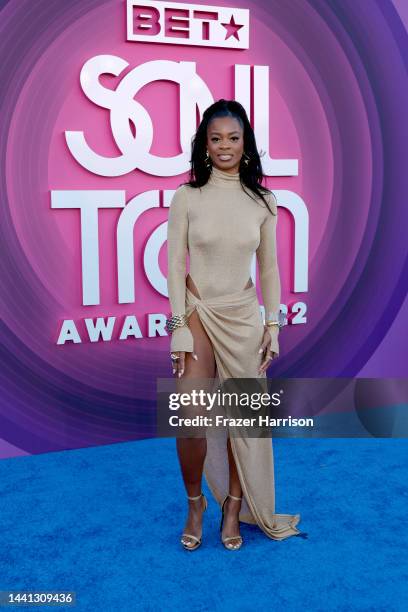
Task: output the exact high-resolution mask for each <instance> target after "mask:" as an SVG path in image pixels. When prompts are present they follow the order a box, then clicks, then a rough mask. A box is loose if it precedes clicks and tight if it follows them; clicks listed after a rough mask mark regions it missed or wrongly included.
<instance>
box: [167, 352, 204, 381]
mask: <svg viewBox="0 0 408 612" xmlns="http://www.w3.org/2000/svg"><path fill="white" fill-rule="evenodd" d="M171 354H172V355H174V357H178V359H172V360H171V363H172V364H173V374H175V375H176V376H177V377H178V378H180V376H183V374H184V369H185V362H186V352H185V351H172V353H171ZM192 356H193V359H195V360H197V359H198V357H197V355H196V354H195V353H193V354H192Z"/></svg>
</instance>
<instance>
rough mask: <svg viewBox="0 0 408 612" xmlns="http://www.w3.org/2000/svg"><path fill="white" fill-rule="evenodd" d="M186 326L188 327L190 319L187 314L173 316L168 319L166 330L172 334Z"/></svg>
mask: <svg viewBox="0 0 408 612" xmlns="http://www.w3.org/2000/svg"><path fill="white" fill-rule="evenodd" d="M185 325H186V326H187V327H188V319H187V315H185V314H181V315H173V316H171V317H169V318H168V319H166V329H167V331H168V332H169V333H170V334H172V333H173V331H174V330H175V329H177V327H184V326H185Z"/></svg>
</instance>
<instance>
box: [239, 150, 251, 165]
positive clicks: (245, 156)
mask: <svg viewBox="0 0 408 612" xmlns="http://www.w3.org/2000/svg"><path fill="white" fill-rule="evenodd" d="M250 160H251V158H250V156H249V155H247V154H246V153H245V151H244V152H243V154H242V157H241V161H243V162H244V164H245V165H246V166H247V165H248V164H249V162H250Z"/></svg>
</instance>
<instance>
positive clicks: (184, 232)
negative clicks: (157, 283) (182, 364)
mask: <svg viewBox="0 0 408 612" xmlns="http://www.w3.org/2000/svg"><path fill="white" fill-rule="evenodd" d="M249 194H250V195H249ZM264 197H265V199H266V200H267V202H268V204H269V207H270V209H271V210H272V211H273V213H274V214H273V213H271V212H270V210H269V209H268V208H267V207H266V205H265V203H264V202H263V201H262V199H261V198H260V197H259V196H257V195H256V194H255V193H253V192H252V191H251V190H250V189H249V188H248V187H245V186H244V187H243V186H242V185H241V181H240V175H239V172H237V173H235V174H231V173H228V172H226V171H224V170H221V169H219V168H217V167H216V166H213V167H212V171H211V174H210V177H209V179H208V181H207V183H206V184H205V185H204V186H202V187H200V188H196V187H191V186H190V185H180V186H179V187H178V188H177V189H176V191H175V192H174V195H173V197H172V200H171V202H170V209H169V217H168V228H167V256H168V278H167V287H168V294H169V301H170V305H171V311H172V314H173V315H176V314H177V315H180V314H185V297H186V254H187V252H188V254H189V259H190V271H189V275H190V277H191V279H192V280H193V282H194V285H195V287H196V288H197V290H198V293H199V295H200V298H202V299H205V298H213V297H218V296H222V295H227V294H229V293H234V292H236V291H239V290H241V289H244V288H245V287H246V286H247V284H248V281H249V279H250V278H251V263H252V259H253V255H254V253H256V259H257V262H258V268H259V280H260V284H261V291H262V297H263V302H264V307H265V314H266V319H267V320H270V319H273V320H277V318H278V313H279V306H280V291H281V286H280V277H279V269H278V262H277V249H276V226H277V215H278V209H277V201H276V197H275V195H274V194H273V193H272V192H271V191H270V192H269V193H267V194H265V195H264ZM267 329H268V331H269V333H270V336H271V340H272V346H271V349H272V350H273V351H275V352H276V353H279V346H278V333H279V328H278V327H277V326H273V327H268V328H267ZM170 350H171V351H187V352H189V351H192V350H193V337H192V334H191V331H190V329H189V327H188V326H183V327H179V328H176V329H175V330H174V331H173V333H172V334H171V347H170Z"/></svg>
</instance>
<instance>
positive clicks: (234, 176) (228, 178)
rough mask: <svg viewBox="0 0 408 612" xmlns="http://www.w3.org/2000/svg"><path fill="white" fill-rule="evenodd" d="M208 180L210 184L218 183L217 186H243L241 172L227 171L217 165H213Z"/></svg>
mask: <svg viewBox="0 0 408 612" xmlns="http://www.w3.org/2000/svg"><path fill="white" fill-rule="evenodd" d="M208 182H209V184H210V185H216V186H217V187H227V188H229V189H237V187H238V188H241V183H240V180H239V172H234V173H231V172H226V171H225V170H221V169H220V168H217V166H213V167H212V170H211V174H210V177H209V179H208Z"/></svg>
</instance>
